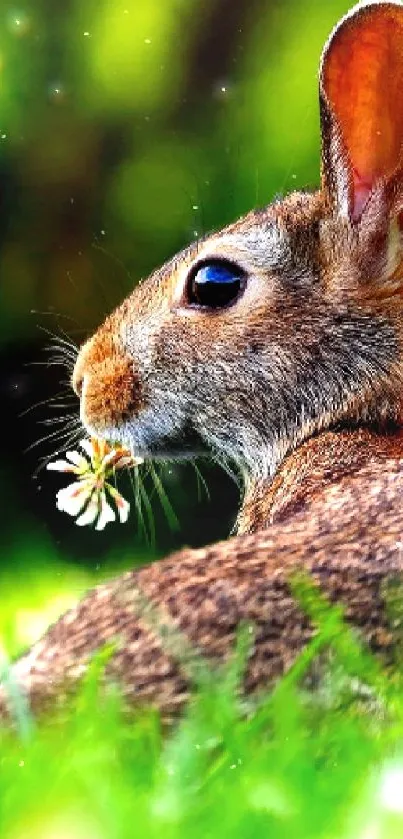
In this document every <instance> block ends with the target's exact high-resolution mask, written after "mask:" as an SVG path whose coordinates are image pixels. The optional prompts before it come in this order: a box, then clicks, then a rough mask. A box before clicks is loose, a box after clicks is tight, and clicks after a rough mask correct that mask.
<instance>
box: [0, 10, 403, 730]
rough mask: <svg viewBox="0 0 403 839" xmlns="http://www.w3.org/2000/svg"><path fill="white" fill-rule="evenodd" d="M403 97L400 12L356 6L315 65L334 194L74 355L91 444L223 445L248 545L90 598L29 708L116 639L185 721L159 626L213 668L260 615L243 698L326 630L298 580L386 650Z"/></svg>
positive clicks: (148, 286) (327, 185)
mask: <svg viewBox="0 0 403 839" xmlns="http://www.w3.org/2000/svg"><path fill="white" fill-rule="evenodd" d="M402 90H403V7H402V5H401V4H400V3H398V2H373V3H368V4H359V5H358V6H356V7H355V8H354V9H353V10H352V12H351V13H350V14H349V15H348V16H347V17H346V18H344V19H343V20H342V21H341V23H340V24H339V25H338V27H337V28H336V29H335V30H334V32H333V33H332V35H331V36H330V39H329V41H328V43H327V44H326V46H325V48H324V51H323V56H322V61H321V66H320V114H321V130H322V184H321V189H320V190H319V191H318V192H316V193H314V194H311V193H294V194H291V195H289V196H288V197H287V198H285V199H284V200H282V201H277V202H275V203H273V204H271V205H269V206H268V207H266V208H265V209H263V210H259V211H252V212H251V213H249V214H248V215H247V216H245V217H244V218H242V219H240V220H239V221H237V222H235V223H234V224H232V225H230V226H229V227H227V228H225V229H224V230H222V231H220V232H219V233H214V234H213V235H211V236H208V237H206V238H205V239H203V240H201V241H198V242H197V243H195V244H194V245H192V246H191V247H189V248H188V249H186V250H185V251H183V252H182V253H181V254H179V255H178V256H176V257H175V258H174V259H173V260H172V261H171V262H169V263H168V264H166V265H165V266H164V267H163V268H161V269H160V270H158V271H157V272H155V273H154V274H153V275H152V276H151V277H150V278H149V279H148V280H147V281H146V282H144V283H143V284H142V285H141V286H140V287H139V288H137V289H136V290H135V291H134V292H133V294H132V295H131V296H130V297H129V298H128V299H127V300H125V302H124V303H123V304H122V305H121V306H120V307H119V308H118V309H117V310H116V311H115V312H114V313H113V314H112V315H110V316H109V317H108V318H107V320H106V321H105V323H104V324H103V325H102V326H101V327H100V328H99V330H98V331H97V332H96V334H95V335H94V336H93V337H92V338H91V339H90V340H89V341H87V343H86V344H84V346H83V347H82V349H81V351H80V353H79V356H78V359H77V363H76V367H75V372H74V379H73V385H74V387H75V389H76V391H77V393H78V394H80V397H81V418H82V422H83V425H84V426H85V428H86V429H87V431H88V432H89V433H90V434H93V435H97V436H99V437H106V438H108V439H112V440H113V439H115V440H119V441H122V442H123V443H125V444H126V445H128V446H130V447H131V448H132V450H133V452H134V453H135V454H136V455H141V456H143V457H145V458H158V457H163V458H168V457H181V456H183V455H185V454H186V455H187V456H188V455H189V454H191V455H192V454H194V455H196V454H198V453H200V452H208V451H213V452H214V453H215V454H216V455H218V457H220V458H221V459H222V460H223V461H224V462H230V463H231V465H232V466H233V465H235V467H236V468H237V469H238V470H239V471H240V473H241V474H242V477H243V480H244V485H245V497H244V502H243V505H242V508H241V511H240V513H239V518H238V533H239V534H243V535H238V536H236V537H234V538H233V539H231V540H229V541H227V542H225V543H222V544H218V545H214V546H212V547H209V548H206V549H203V550H199V551H183V552H182V553H179V554H177V555H175V556H174V557H171V558H169V559H167V560H165V561H163V562H161V563H157V564H155V565H153V566H152V567H147V568H144V569H142V570H140V571H138V572H129V573H127V574H125V575H123V576H121V577H119V578H117V579H116V580H115V581H113V582H111V583H109V584H107V585H104V586H100V587H98V588H97V589H95V590H93V591H91V592H90V593H89V594H87V596H86V597H85V598H84V599H83V601H82V602H81V603H80V604H79V605H78V607H77V608H76V609H74V610H72V611H70V612H68V613H67V614H66V615H65V616H64V617H62V618H61V619H60V620H59V621H58V622H57V623H56V624H55V625H54V626H53V627H52V628H51V629H50V630H49V631H48V633H47V634H46V635H45V637H44V638H43V639H42V640H41V641H40V642H38V643H37V644H36V645H35V646H34V647H33V648H32V650H31V651H30V652H29V653H28V654H27V655H26V656H24V657H23V658H22V659H20V661H18V662H17V663H16V664H15V666H14V677H15V679H16V680H17V682H18V683H19V684H20V685H21V687H22V688H23V689H24V690H25V691H26V692H27V694H28V696H29V698H30V700H31V702H32V704H33V706H34V708H40V707H43V706H44V704H46V703H47V701H48V700H49V701H50V700H51V699H52V698H54V697H56V696H58V695H59V694H60V693H62V692H63V691H65V690H67V689H68V688H69V687H71V685H72V684H74V683H75V681H76V680H77V678H78V677H79V676H80V675H81V674H82V673H83V671H84V669H85V666H86V664H87V662H88V659H89V657H90V655H91V653H92V652H93V651H94V650H96V649H97V648H98V647H99V646H100V645H101V644H102V643H103V642H105V641H107V640H110V639H111V638H116V637H118V639H119V641H118V645H117V651H116V654H115V655H114V657H113V659H112V661H111V663H110V668H109V669H110V672H111V673H113V674H114V675H115V676H118V677H119V679H120V681H121V683H122V685H123V686H124V689H125V691H126V694H127V696H128V698H129V699H130V701H131V702H140V701H141V702H144V701H146V700H147V701H151V702H152V703H154V704H156V705H158V706H159V707H160V708H161V709H162V710H163V711H164V712H165V713H169V714H170V713H172V712H174V711H175V709H177V708H178V707H180V706H181V704H182V702H183V701H184V699H185V697H186V696H187V692H188V688H189V681H191V672H190V671H191V668H190V670H189V668H188V667H187V664H188V663H189V651H187V649H186V645H185V651H184V650H183V649H182V650H178V649H175V642H174V643H173V647H174V648H172V638H171V641H166V642H163V641H162V640H161V632H160V630H159V629H158V628H157V625H156V624H157V623H160V624H161V623H162V624H167V625H168V626H171V627H178V628H180V630H181V631H182V635H183V637H184V638H187V639H188V640H189V641H190V642H191V643H190V647H189V649H193V650H201V651H202V653H203V654H204V655H205V656H206V657H207V658H208V659H211V660H219V659H223V658H225V656H226V655H227V654H228V652H229V651H230V650H231V648H232V646H233V643H234V637H235V634H236V629H237V626H238V624H239V622H240V621H241V620H248V621H251V622H252V623H253V624H254V625H255V627H256V640H255V647H254V650H253V652H252V655H251V657H250V661H249V666H248V671H247V674H246V687H247V689H248V690H256V689H257V688H262V687H264V686H266V685H267V684H269V683H270V681H271V680H273V678H274V677H276V676H278V675H279V674H280V673H282V672H284V670H285V669H287V668H288V667H289V666H290V664H291V663H292V661H293V660H294V658H295V655H296V653H297V652H298V650H300V649H301V648H302V647H303V645H304V644H305V643H306V641H307V639H309V637H310V636H311V634H312V632H313V628H312V626H311V625H310V623H309V620H308V619H307V618H306V617H305V616H304V614H303V613H302V611H301V610H300V608H299V607H298V604H296V603H295V601H294V600H293V597H292V594H291V592H290V587H289V579H290V574H292V572H295V570H296V569H298V568H301V567H302V568H304V569H306V570H308V571H309V572H310V573H311V575H312V577H313V579H314V580H316V581H317V582H318V583H319V584H320V585H321V586H322V588H323V589H324V591H325V592H326V593H327V594H328V595H329V597H330V598H331V599H332V600H341V601H342V602H343V603H344V604H345V607H346V615H347V618H348V619H349V620H351V621H353V622H354V623H355V624H356V625H357V626H358V627H360V629H361V631H362V633H363V635H364V637H365V638H366V639H367V641H368V642H369V643H370V644H371V645H372V647H373V648H374V649H375V650H383V651H384V652H387V651H388V650H389V648H390V646H391V645H392V642H393V637H392V633H391V631H390V630H389V629H388V626H387V622H386V620H385V616H384V609H383V598H382V592H383V583H384V581H385V580H387V579H390V578H391V577H393V576H394V575H396V574H400V573H401V571H402V570H403V560H402V553H401V543H400V538H401V535H402V530H403V528H402V525H403V512H402V504H401V496H402V492H403V432H402V430H401V426H402V396H403V390H402V386H403V346H402V341H403V320H402V315H403V298H402V294H403V263H402V245H401V220H402V215H401V214H402V211H403V183H402V178H403V157H402V145H403V102H402V99H401V95H402V94H401V92H402ZM168 635H169V633H168ZM172 637H173V638H175V637H176V636H175V635H173V636H172ZM177 644H178V646H179V647H180V646H181V642H180V640H178V639H177ZM178 653H179V654H178ZM0 702H1V700H0ZM5 706H6V700H5V697H4V696H3V709H4V708H5Z"/></svg>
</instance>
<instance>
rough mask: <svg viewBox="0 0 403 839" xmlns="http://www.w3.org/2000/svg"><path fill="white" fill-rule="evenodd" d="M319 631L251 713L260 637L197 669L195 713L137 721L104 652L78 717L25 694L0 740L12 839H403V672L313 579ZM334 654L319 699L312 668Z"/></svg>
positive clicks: (247, 633)
mask: <svg viewBox="0 0 403 839" xmlns="http://www.w3.org/2000/svg"><path fill="white" fill-rule="evenodd" d="M298 589H299V596H300V598H301V600H302V602H303V604H304V608H306V609H307V610H308V612H309V613H310V614H311V615H312V617H313V618H314V620H315V621H316V623H317V624H318V633H317V635H316V636H315V638H314V640H313V641H312V643H311V645H310V647H308V648H307V650H306V651H305V653H304V655H303V656H301V657H300V658H299V659H298V661H297V662H296V665H295V667H294V668H293V670H292V671H291V672H290V673H289V674H288V675H287V676H286V677H284V678H283V679H282V680H281V681H280V682H279V683H278V685H277V687H276V688H275V689H274V690H273V691H271V692H270V693H269V694H268V695H267V696H266V697H264V698H263V699H260V700H259V702H258V703H256V702H254V703H251V702H250V700H245V698H244V697H242V696H241V693H240V690H239V683H240V678H241V673H242V670H243V667H244V665H245V661H246V659H247V655H248V651H249V647H250V643H251V638H252V635H251V628H249V627H245V628H243V630H241V632H240V635H239V642H238V647H237V650H235V651H234V655H233V658H232V660H231V662H230V663H229V664H227V666H226V667H225V669H223V670H221V671H220V672H219V673H218V674H217V673H216V672H210V671H209V670H208V668H206V667H205V666H204V665H203V663H201V666H200V667H199V668H198V669H197V672H198V677H197V678H198V684H197V687H196V688H195V692H194V695H193V698H192V701H191V703H190V705H189V707H188V710H187V713H186V714H185V715H184V716H183V718H182V719H181V720H180V721H179V723H178V724H177V725H176V726H175V727H174V728H172V729H171V730H169V731H168V732H167V731H162V730H161V725H160V721H159V718H158V715H157V714H156V713H154V712H152V711H141V712H140V711H139V712H138V713H137V714H136V715H135V716H134V718H133V717H131V718H130V717H128V716H127V714H126V713H125V712H124V708H123V703H122V701H121V698H120V696H119V691H118V689H117V688H116V687H113V686H111V687H110V688H109V689H108V691H107V692H105V691H101V690H99V687H98V685H99V673H100V671H102V668H103V666H104V661H105V658H107V656H108V655H109V651H101V652H100V654H99V655H98V656H97V657H96V658H95V660H94V662H93V665H92V667H91V670H90V672H89V674H88V676H87V678H86V679H85V682H84V683H83V685H82V687H81V690H80V693H79V695H78V696H77V697H76V699H75V700H74V702H72V703H71V704H70V706H69V707H68V708H63V709H59V710H58V712H57V714H55V715H53V716H52V717H48V718H46V719H43V720H41V721H40V722H39V723H37V722H35V721H34V720H33V719H32V718H31V716H30V714H29V710H28V709H27V708H26V707H25V705H24V703H23V701H22V698H21V697H19V696H18V694H16V693H15V691H14V692H13V691H12V690H11V695H12V696H13V706H14V711H15V730H14V731H12V732H10V731H9V730H5V729H3V730H1V732H0V836H1V837H2V839H123V838H125V839H126V837H127V838H128V839H129V837H130V839H131V838H132V837H136V836H145V837H150V839H153V837H158V838H159V839H160V837H163V839H185V838H186V839H191V837H195V839H198V837H200V839H202V837H203V839H206V837H209V838H210V839H215V837H217V839H218V837H220V839H222V837H231V838H232V837H233V839H238V837H239V839H249V837H250V839H259V837H273V839H274V838H275V837H287V839H293V838H294V837H304V839H315V837H327V838H328V839H333V837H334V839H353V837H354V839H401V837H402V835H403V668H402V667H401V666H400V663H399V661H400V659H399V651H398V652H397V656H396V663H395V665H394V667H393V671H386V670H383V669H382V668H381V667H380V665H379V663H378V662H377V661H375V659H374V658H373V657H371V656H370V655H369V654H368V653H367V652H366V651H365V650H364V649H362V648H361V647H360V644H359V642H358V641H357V638H356V637H355V635H354V633H353V632H351V630H349V629H347V628H346V627H345V626H344V625H343V621H342V616H341V613H340V611H339V610H338V609H336V608H329V607H328V606H327V605H326V604H324V603H323V602H322V601H321V600H320V599H319V598H318V597H317V595H316V594H314V595H312V592H311V590H310V588H309V586H307V585H306V583H303V584H301V583H299V587H298ZM324 649H326V650H329V649H330V651H331V655H330V658H329V660H328V661H327V664H326V666H325V672H324V675H323V677H322V678H321V679H320V680H319V681H318V683H315V688H314V689H312V687H311V688H310V689H309V690H308V687H307V684H306V679H305V681H304V675H306V671H307V668H308V667H309V665H310V663H311V662H312V660H313V659H314V658H316V657H317V656H318V654H320V653H321V652H323V650H324Z"/></svg>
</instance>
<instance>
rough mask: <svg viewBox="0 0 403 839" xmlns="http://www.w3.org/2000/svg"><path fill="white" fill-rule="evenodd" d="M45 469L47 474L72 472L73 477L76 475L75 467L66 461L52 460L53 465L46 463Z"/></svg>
mask: <svg viewBox="0 0 403 839" xmlns="http://www.w3.org/2000/svg"><path fill="white" fill-rule="evenodd" d="M46 468H47V469H48V470H49V472H73V474H75V475H77V474H78V469H77V466H73V464H72V463H68V462H67V460H54V461H53V463H47V464H46Z"/></svg>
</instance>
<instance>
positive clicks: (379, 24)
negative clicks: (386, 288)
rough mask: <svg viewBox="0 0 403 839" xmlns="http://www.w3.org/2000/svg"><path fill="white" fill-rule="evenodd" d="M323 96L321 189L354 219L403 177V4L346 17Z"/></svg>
mask: <svg viewBox="0 0 403 839" xmlns="http://www.w3.org/2000/svg"><path fill="white" fill-rule="evenodd" d="M320 99H321V129H322V179H323V186H324V189H325V190H326V191H327V193H328V196H329V198H330V200H331V203H332V204H333V205H336V206H337V208H338V210H339V211H342V212H346V211H347V213H348V215H349V217H350V219H352V220H355V221H356V220H358V219H360V218H361V215H362V213H363V211H364V209H365V207H366V205H367V204H368V201H369V199H370V196H371V193H372V192H373V191H374V189H375V188H376V187H378V186H379V184H383V185H385V187H386V186H387V185H389V184H390V183H391V182H392V181H396V183H397V181H398V178H399V176H400V175H401V169H402V148H403V6H402V5H401V4H400V3H397V2H388V3H380V2H376V3H369V4H367V5H362V4H360V5H359V6H357V7H356V8H355V9H353V11H352V12H351V13H350V14H349V15H348V16H347V17H346V18H344V19H343V20H342V21H341V23H340V24H339V26H338V27H337V28H336V30H335V31H334V32H333V33H332V35H331V36H330V38H329V41H328V44H327V45H326V47H325V49H324V51H323V55H322V62H321V68H320ZM391 192H393V189H392V190H391Z"/></svg>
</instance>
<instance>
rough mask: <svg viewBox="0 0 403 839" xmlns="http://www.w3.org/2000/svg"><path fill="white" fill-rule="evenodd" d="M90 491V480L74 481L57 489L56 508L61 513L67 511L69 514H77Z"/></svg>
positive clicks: (91, 489)
mask: <svg viewBox="0 0 403 839" xmlns="http://www.w3.org/2000/svg"><path fill="white" fill-rule="evenodd" d="M92 492H93V482H92V481H89V480H85V481H74V483H73V484H69V485H68V486H67V487H64V488H63V489H59V492H58V493H57V495H56V506H57V509H58V510H60V511H61V512H63V513H68V514H69V516H77V515H78V514H79V513H80V512H81V510H82V508H83V506H84V504H85V502H86V500H87V498H88V497H89V496H90V494H91V493H92Z"/></svg>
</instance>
